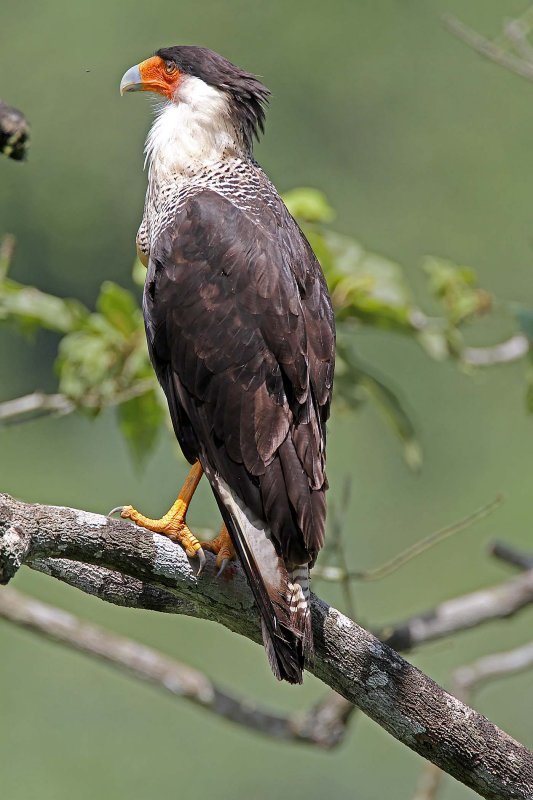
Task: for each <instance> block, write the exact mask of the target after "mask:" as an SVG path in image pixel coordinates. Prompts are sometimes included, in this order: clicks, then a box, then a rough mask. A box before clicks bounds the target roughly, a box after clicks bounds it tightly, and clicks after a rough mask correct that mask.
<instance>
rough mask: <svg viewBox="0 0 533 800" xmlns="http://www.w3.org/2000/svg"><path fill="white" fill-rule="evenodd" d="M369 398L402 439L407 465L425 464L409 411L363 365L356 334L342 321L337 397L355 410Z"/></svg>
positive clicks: (393, 392)
mask: <svg viewBox="0 0 533 800" xmlns="http://www.w3.org/2000/svg"><path fill="white" fill-rule="evenodd" d="M337 367H338V369H337ZM366 398H370V399H371V400H372V401H373V402H374V404H375V405H376V406H377V408H378V410H379V411H380V412H381V414H382V416H383V417H384V418H385V420H386V421H387V422H388V424H389V426H390V428H391V430H392V431H393V433H394V434H395V435H396V436H397V437H398V438H399V439H400V441H401V443H402V449H403V457H404V460H405V462H406V464H407V465H408V466H409V467H410V469H412V470H418V469H419V468H420V467H421V465H422V449H421V446H420V443H419V442H418V438H417V435H416V430H415V426H414V424H413V422H412V420H411V418H410V416H409V414H408V412H407V410H406V409H405V407H404V405H403V403H402V402H401V400H400V399H399V397H398V395H397V394H396V392H395V391H394V390H393V389H391V388H390V386H389V385H387V383H386V382H385V381H384V380H383V379H382V378H377V377H376V375H375V374H374V373H373V372H371V371H370V370H369V369H368V368H367V367H366V365H363V364H361V362H360V361H359V360H358V358H357V356H356V355H355V353H354V348H353V335H351V334H350V332H349V331H348V330H346V328H345V326H344V325H343V324H342V323H341V325H340V327H339V330H338V347H337V366H336V372H335V394H334V399H335V402H336V403H337V404H338V403H339V402H340V404H341V405H342V404H344V405H346V406H348V407H349V408H351V409H355V408H357V407H358V406H359V405H360V404H361V403H362V402H363V401H364V400H365V399H366Z"/></svg>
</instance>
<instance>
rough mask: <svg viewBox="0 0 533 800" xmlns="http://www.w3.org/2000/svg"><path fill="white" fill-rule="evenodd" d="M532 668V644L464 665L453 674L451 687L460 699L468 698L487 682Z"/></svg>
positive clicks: (492, 654) (493, 654)
mask: <svg viewBox="0 0 533 800" xmlns="http://www.w3.org/2000/svg"><path fill="white" fill-rule="evenodd" d="M532 667H533V642H530V643H529V644H526V645H523V646H522V647H517V648H515V649H514V650H508V651H507V652H504V653H491V655H488V656H483V657H482V658H479V659H478V660H477V661H474V662H473V663H472V664H465V665H464V666H462V667H459V668H458V669H456V670H455V671H454V673H453V686H454V688H455V689H456V691H457V693H458V695H459V696H460V697H464V698H466V697H470V696H471V693H472V691H474V690H475V689H477V687H478V686H479V685H480V684H482V683H485V682H486V681H489V680H495V679H496V678H503V677H505V676H507V675H514V674H515V673H516V672H523V671H524V670H526V669H531V668H532Z"/></svg>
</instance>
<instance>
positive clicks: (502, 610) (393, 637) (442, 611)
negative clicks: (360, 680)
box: [374, 570, 533, 652]
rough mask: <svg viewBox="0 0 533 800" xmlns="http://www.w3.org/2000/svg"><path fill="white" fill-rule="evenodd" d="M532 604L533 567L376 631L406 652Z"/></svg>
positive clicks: (500, 617)
mask: <svg viewBox="0 0 533 800" xmlns="http://www.w3.org/2000/svg"><path fill="white" fill-rule="evenodd" d="M532 604H533V570H529V571H528V572H526V573H525V574H524V575H519V576H518V577H516V578H513V579H512V580H509V581H507V582H506V583H502V584H499V585H498V586H492V587H490V588H489V589H481V590H480V591H477V592H472V593H470V594H465V595H463V596H461V597H455V598H453V599H452V600H446V601H445V602H444V603H441V604H440V605H438V606H436V608H433V609H431V610H429V611H425V612H423V613H421V614H415V615H414V616H413V617H410V618H409V619H407V620H405V621H404V622H399V623H396V624H394V625H386V626H384V627H383V628H381V629H379V630H377V631H374V633H375V634H376V636H378V637H379V638H380V639H381V641H383V642H386V643H387V644H388V645H389V646H390V647H394V648H395V649H396V650H401V651H403V652H407V651H409V650H411V649H412V648H414V647H417V646H418V645H421V644H426V643H427V642H431V641H434V640H436V639H442V638H443V637H445V636H449V635H450V634H452V633H458V632H459V631H464V630H468V629H469V628H474V627H477V626H478V625H482V624H484V623H485V622H489V621H491V620H494V619H506V618H507V617H510V616H512V615H513V614H516V613H517V612H518V611H520V610H521V609H522V608H525V607H526V606H529V605H532Z"/></svg>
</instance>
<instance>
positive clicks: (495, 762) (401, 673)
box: [0, 495, 533, 800]
mask: <svg viewBox="0 0 533 800" xmlns="http://www.w3.org/2000/svg"><path fill="white" fill-rule="evenodd" d="M22 564H26V565H27V566H29V567H32V568H33V569H37V570H39V571H41V572H46V573H48V574H50V575H52V576H54V577H56V578H59V579H60V580H64V581H66V582H67V583H70V584H71V585H73V586H76V587H78V588H80V589H82V590H83V591H85V592H88V593H89V594H95V595H97V596H98V597H101V598H102V599H105V600H107V601H108V602H114V603H116V604H119V605H127V606H132V607H137V608H149V609H153V610H158V611H166V612H171V613H182V614H189V615H191V616H196V617H200V618H203V619H210V620H213V621H216V622H219V623H221V624H223V625H225V626H226V627H227V628H229V629H230V630H232V631H235V632H237V633H240V634H242V635H244V636H246V637H248V638H250V639H252V640H253V641H256V642H259V641H260V639H261V636H260V629H259V620H258V615H257V612H256V609H255V606H254V602H253V598H252V596H251V593H250V591H249V589H248V586H247V584H246V581H245V579H244V576H243V573H242V571H241V570H240V568H239V567H238V566H237V565H232V566H231V567H230V568H229V569H228V570H227V571H226V573H225V574H224V576H223V577H222V579H220V580H217V579H216V577H215V574H214V569H213V559H211V558H210V559H209V563H208V565H207V568H206V570H205V571H204V573H203V574H202V576H201V577H200V578H197V577H196V575H195V574H194V570H193V569H192V567H191V565H190V564H189V562H188V560H187V558H186V556H185V555H184V553H183V551H182V550H181V549H180V548H179V547H176V546H175V545H174V544H173V543H172V542H171V541H169V540H167V539H166V538H165V537H162V536H158V535H157V534H152V533H150V532H148V531H144V530H141V529H139V528H136V527H135V526H133V525H132V524H131V523H128V522H125V521H121V520H110V519H107V518H106V517H103V516H100V515H98V514H91V513H88V512H85V511H78V510H75V509H68V508H57V507H53V506H42V505H28V504H25V503H21V502H18V501H16V500H13V499H12V498H10V497H8V496H7V495H0V580H1V581H2V582H4V583H6V582H7V581H8V580H10V579H11V578H12V577H13V575H14V574H15V572H16V570H17V569H18V568H19V566H21V565H22ZM312 609H313V631H314V636H315V648H316V655H315V659H314V661H313V663H312V664H310V665H309V666H308V670H309V671H310V672H312V673H313V674H315V675H316V676H317V677H319V678H320V679H321V680H323V681H324V683H326V684H327V685H328V686H330V687H331V688H333V689H334V690H335V691H337V692H338V693H339V694H340V695H342V696H343V697H344V698H346V699H347V700H349V701H350V702H351V703H354V704H355V705H357V706H358V707H359V708H360V709H361V710H362V711H364V712H365V713H366V714H368V716H370V717H371V718H372V719H374V720H375V721H376V722H377V723H378V724H379V725H381V727H383V728H384V729H385V730H387V731H389V733H391V735H393V736H394V737H395V738H396V739H398V740H399V741H401V742H403V743H404V744H406V745H407V746H408V747H410V748H411V749H412V750H414V751H415V752H417V753H419V754H420V755H421V756H423V757H424V758H427V759H429V760H430V761H432V762H433V763H434V764H436V765H437V766H439V767H441V768H442V769H443V770H445V771H446V772H448V773H449V774H450V775H452V776H453V777H455V778H456V779H457V780H459V781H461V782H462V783H464V784H466V785H467V786H469V787H470V788H472V789H474V790H475V791H476V792H478V793H479V794H480V795H481V796H483V797H486V798H490V799H491V800H506V799H507V798H521V799H522V800H526V798H527V800H531V798H533V753H531V752H530V751H529V750H527V749H526V748H525V747H523V745H521V744H519V743H518V742H516V741H515V740H514V739H512V738H511V737H510V736H508V735H507V734H506V733H504V732H503V731H501V730H500V729H499V728H497V727H496V726H495V725H493V724H492V723H491V722H489V720H487V719H486V718H485V717H483V716H482V715H481V714H478V713H477V712H476V711H474V710H473V709H471V708H469V707H468V706H467V705H465V704H464V703H462V702H461V701H460V700H458V699H457V698H455V697H453V696H452V695H450V694H448V693H447V692H445V691H444V690H443V689H442V688H441V687H439V686H438V685H437V684H436V683H434V681H432V680H431V679H430V678H429V677H427V676H426V675H424V674H423V673H422V672H420V671H419V670H418V669H416V668H415V667H413V666H412V665H411V664H409V663H408V662H407V661H405V660H404V659H403V658H402V657H401V656H400V655H399V654H398V653H397V652H396V651H395V650H392V649H391V648H390V647H388V646H387V645H386V644H384V643H382V642H380V641H379V640H378V639H376V638H375V637H374V636H373V635H372V634H370V633H369V632H368V631H366V630H364V629H363V628H361V627H360V626H359V625H357V624H356V623H354V622H353V621H351V620H350V619H348V618H347V617H346V616H344V615H343V614H341V613H340V612H339V611H337V610H336V609H334V608H332V607H330V606H328V605H327V604H326V603H324V602H323V601H322V600H320V599H319V598H317V597H313V601H312Z"/></svg>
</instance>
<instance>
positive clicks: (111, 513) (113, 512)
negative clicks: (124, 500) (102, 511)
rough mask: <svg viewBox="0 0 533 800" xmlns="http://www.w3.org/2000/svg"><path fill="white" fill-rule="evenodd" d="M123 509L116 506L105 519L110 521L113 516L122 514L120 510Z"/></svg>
mask: <svg viewBox="0 0 533 800" xmlns="http://www.w3.org/2000/svg"><path fill="white" fill-rule="evenodd" d="M123 508H124V506H117V507H116V508H112V509H111V511H110V512H109V513H108V514H107V518H108V519H111V517H112V516H113V514H118V513H122V509H123Z"/></svg>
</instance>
